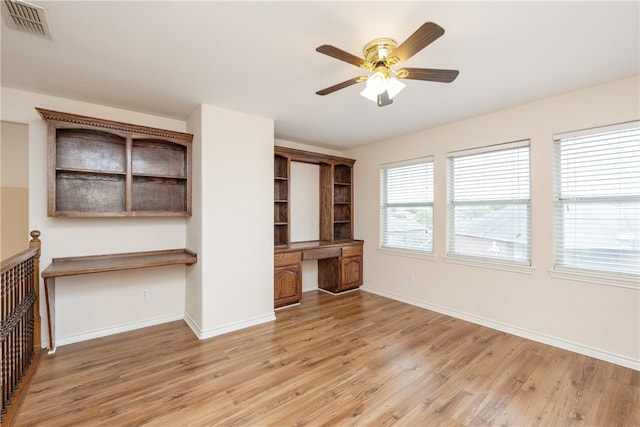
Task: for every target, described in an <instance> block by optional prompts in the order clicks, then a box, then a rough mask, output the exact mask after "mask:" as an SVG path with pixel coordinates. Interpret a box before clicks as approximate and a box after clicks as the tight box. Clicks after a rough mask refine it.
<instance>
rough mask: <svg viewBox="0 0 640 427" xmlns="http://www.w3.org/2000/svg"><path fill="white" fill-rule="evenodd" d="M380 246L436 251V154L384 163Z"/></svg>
mask: <svg viewBox="0 0 640 427" xmlns="http://www.w3.org/2000/svg"><path fill="white" fill-rule="evenodd" d="M380 177H381V188H382V191H381V196H382V200H381V212H380V218H381V221H380V222H381V247H382V248H390V249H402V250H410V251H421V252H432V251H433V158H422V159H418V160H413V161H409V162H403V163H394V164H389V165H384V166H382V169H381V173H380Z"/></svg>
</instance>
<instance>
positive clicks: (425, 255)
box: [378, 248, 435, 261]
mask: <svg viewBox="0 0 640 427" xmlns="http://www.w3.org/2000/svg"><path fill="white" fill-rule="evenodd" d="M378 253H380V254H384V255H394V256H401V257H405V258H417V259H426V260H429V261H433V260H434V259H435V257H434V256H433V253H432V252H423V251H412V250H410V249H392V248H378Z"/></svg>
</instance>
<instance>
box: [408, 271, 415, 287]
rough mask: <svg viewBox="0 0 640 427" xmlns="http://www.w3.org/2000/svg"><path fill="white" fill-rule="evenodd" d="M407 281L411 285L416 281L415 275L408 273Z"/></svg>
mask: <svg viewBox="0 0 640 427" xmlns="http://www.w3.org/2000/svg"><path fill="white" fill-rule="evenodd" d="M409 283H411V284H412V285H413V284H414V283H416V275H415V274H413V273H409Z"/></svg>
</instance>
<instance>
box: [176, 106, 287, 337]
mask: <svg viewBox="0 0 640 427" xmlns="http://www.w3.org/2000/svg"><path fill="white" fill-rule="evenodd" d="M188 124H189V127H190V129H191V131H192V132H193V133H194V134H196V135H198V136H197V138H196V140H195V142H194V143H195V145H196V146H195V147H194V159H193V160H194V188H193V190H194V191H193V197H194V206H193V208H194V209H193V210H194V213H193V217H192V218H191V220H189V222H188V223H187V238H188V240H187V241H188V245H189V246H194V247H198V248H199V249H198V250H199V262H198V266H197V268H196V269H195V270H194V271H192V272H190V273H188V276H187V291H186V295H187V301H186V310H187V311H186V314H185V320H186V321H187V323H188V324H189V325H190V326H191V328H192V329H193V330H194V332H195V333H196V334H197V335H198V336H199V337H200V338H207V337H211V336H214V335H219V334H221V333H225V332H228V331H232V330H235V329H240V328H242V327H246V326H251V325H255V324H258V323H263V322H266V321H271V320H274V319H275V316H274V311H273V186H272V182H273V120H270V119H265V118H261V117H256V116H251V115H248V114H244V113H239V112H235V111H230V110H225V109H222V108H218V107H214V106H211V105H201V106H200V108H199V109H198V110H197V111H196V112H194V113H193V115H192V117H190V118H189V120H188ZM196 177H197V178H196ZM198 288H201V289H198Z"/></svg>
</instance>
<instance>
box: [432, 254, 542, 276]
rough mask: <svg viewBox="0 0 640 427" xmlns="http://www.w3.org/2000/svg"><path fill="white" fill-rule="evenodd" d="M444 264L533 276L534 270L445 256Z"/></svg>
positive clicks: (518, 265)
mask: <svg viewBox="0 0 640 427" xmlns="http://www.w3.org/2000/svg"><path fill="white" fill-rule="evenodd" d="M442 259H443V260H444V262H448V263H451V264H459V265H468V266H472V267H480V268H488V269H491V270H502V271H510V272H512V273H521V274H533V272H534V270H535V269H534V268H533V267H531V266H529V265H520V264H511V263H506V262H500V261H493V260H484V259H482V260H481V259H474V258H464V257H455V256H445V257H443V258H442Z"/></svg>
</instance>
